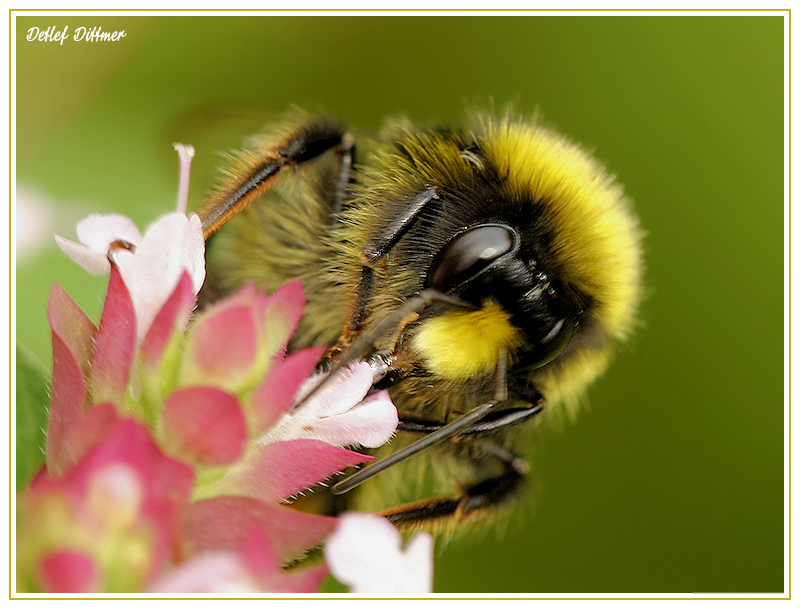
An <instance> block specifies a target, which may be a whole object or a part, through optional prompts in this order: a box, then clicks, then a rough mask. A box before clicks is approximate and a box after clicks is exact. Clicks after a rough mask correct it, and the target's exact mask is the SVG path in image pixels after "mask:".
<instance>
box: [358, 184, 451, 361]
mask: <svg viewBox="0 0 800 609" xmlns="http://www.w3.org/2000/svg"><path fill="white" fill-rule="evenodd" d="M437 198H438V194H437V192H436V189H435V188H428V189H426V190H424V191H422V192H421V193H419V194H418V195H416V196H415V197H414V198H413V199H411V201H409V203H408V205H407V206H406V208H405V209H404V210H403V212H402V213H401V214H400V215H398V216H397V217H396V218H394V219H392V221H391V222H390V223H389V224H388V225H387V226H386V227H385V228H384V229H383V230H381V231H380V232H379V233H378V234H377V235H375V237H373V238H372V239H371V240H370V242H369V243H368V244H367V246H366V247H365V248H364V250H363V251H362V252H361V264H362V266H361V281H360V282H359V284H358V292H357V294H356V301H355V304H354V306H353V311H352V313H351V315H350V321H349V322H348V324H347V327H346V328H345V332H344V336H343V346H348V345H349V344H350V343H352V341H353V340H354V339H355V337H356V336H358V335H359V334H360V333H361V330H362V329H363V326H364V322H365V321H366V317H367V310H368V305H369V300H370V298H371V297H372V291H373V288H374V285H375V265H376V264H377V263H378V261H379V260H381V259H382V258H383V257H384V256H386V254H388V253H389V252H390V251H391V250H392V248H393V247H394V246H395V245H397V243H398V241H400V239H402V238H403V235H405V234H406V233H407V232H408V230H409V229H410V228H411V227H412V226H413V224H414V222H415V220H416V219H417V218H418V217H419V215H420V214H421V213H422V211H423V210H424V209H425V207H426V206H427V205H428V204H429V203H430V202H431V201H433V200H434V199H437Z"/></svg>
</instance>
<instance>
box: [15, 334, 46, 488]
mask: <svg viewBox="0 0 800 609" xmlns="http://www.w3.org/2000/svg"><path fill="white" fill-rule="evenodd" d="M49 401H50V392H49V387H48V375H47V373H46V372H45V369H44V366H43V365H42V364H41V363H40V362H39V361H37V360H36V358H35V357H34V356H33V355H32V354H31V353H30V351H28V350H27V349H26V348H25V347H23V346H21V345H17V491H19V490H20V489H21V488H22V487H23V486H25V484H27V483H28V481H29V480H30V478H31V476H33V474H34V473H35V472H36V471H37V470H38V469H39V467H41V465H42V464H43V463H44V430H45V428H46V427H47V405H48V403H49Z"/></svg>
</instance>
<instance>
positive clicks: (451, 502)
mask: <svg viewBox="0 0 800 609" xmlns="http://www.w3.org/2000/svg"><path fill="white" fill-rule="evenodd" d="M482 448H483V449H484V450H485V451H486V458H494V459H498V460H499V461H500V462H501V463H502V465H503V471H502V473H500V474H499V475H496V476H493V477H491V478H487V479H485V480H481V481H480V482H477V483H474V484H472V485H470V486H467V487H465V488H464V489H463V490H462V491H461V493H460V494H458V495H456V496H454V497H436V498H432V499H426V500H423V501H417V502H414V503H409V504H405V505H401V506H399V507H395V508H390V509H387V510H383V511H380V512H378V513H379V514H380V515H381V516H384V517H386V518H388V519H389V520H390V521H391V522H392V523H394V524H395V525H396V526H397V527H399V528H400V529H407V530H413V529H418V528H424V529H432V530H440V529H447V528H449V527H450V526H456V525H461V524H463V523H466V522H471V521H477V520H479V519H480V518H481V517H482V516H487V515H489V514H491V513H494V512H495V511H497V510H498V509H500V508H501V507H503V506H505V505H507V504H508V503H511V502H512V501H513V500H514V498H515V497H516V496H517V495H518V494H519V492H520V490H521V488H522V487H523V486H524V483H525V480H526V473H527V471H528V462H527V461H525V460H524V459H522V458H521V457H519V456H517V455H515V454H514V453H512V452H510V451H508V450H506V449H504V448H502V447H500V446H498V445H497V444H494V443H492V442H482Z"/></svg>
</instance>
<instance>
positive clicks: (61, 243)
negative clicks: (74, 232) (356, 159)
mask: <svg viewBox="0 0 800 609" xmlns="http://www.w3.org/2000/svg"><path fill="white" fill-rule="evenodd" d="M54 237H55V240H56V243H57V244H58V247H60V248H61V251H62V252H64V253H65V254H66V255H67V256H69V257H70V258H72V260H73V262H75V263H77V264H78V266H80V267H81V268H83V270H85V271H86V272H87V273H89V274H91V275H105V274H106V273H108V271H109V270H111V263H110V262H109V261H108V252H107V251H106V252H98V251H96V250H93V249H91V248H89V247H86V246H85V245H82V244H80V243H75V242H74V241H70V240H69V239H64V238H63V237H59V236H58V235H54Z"/></svg>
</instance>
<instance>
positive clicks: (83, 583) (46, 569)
mask: <svg viewBox="0 0 800 609" xmlns="http://www.w3.org/2000/svg"><path fill="white" fill-rule="evenodd" d="M39 576H40V577H41V586H42V591H44V592H57V593H62V594H64V593H75V592H92V591H93V588H94V587H95V586H96V585H97V584H98V583H99V577H98V576H99V573H98V572H97V569H96V567H95V564H94V562H93V561H92V559H91V558H89V557H88V556H86V555H85V554H81V553H80V552H70V551H67V550H62V551H57V552H51V553H50V554H46V555H45V556H43V557H42V558H41V560H40V561H39Z"/></svg>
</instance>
